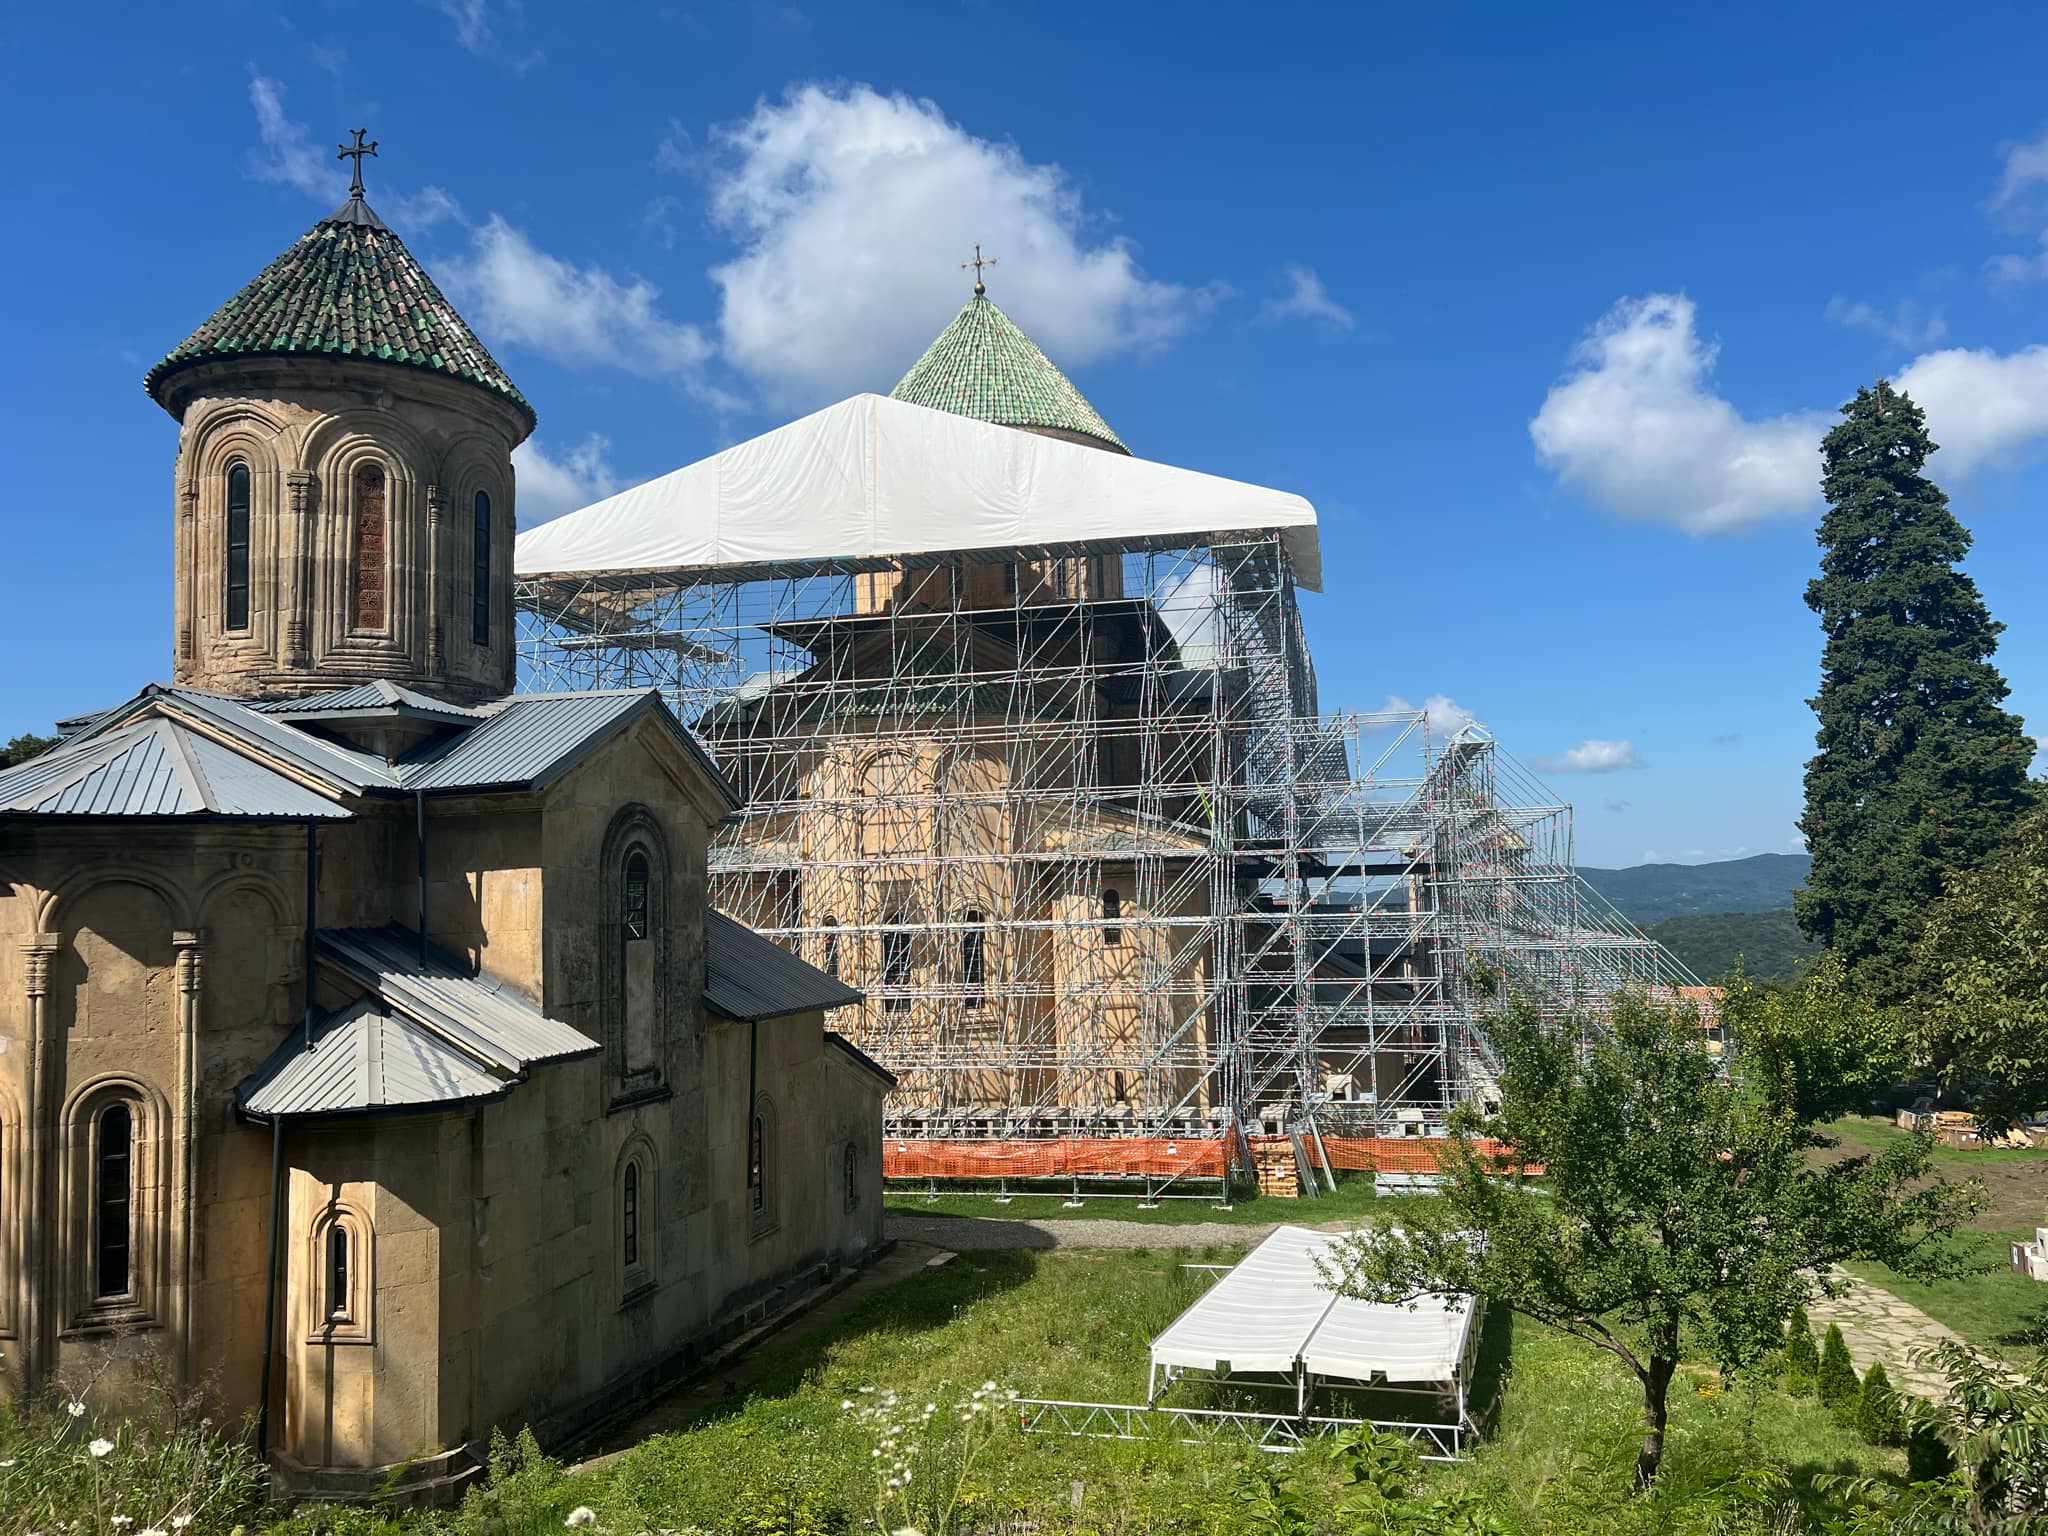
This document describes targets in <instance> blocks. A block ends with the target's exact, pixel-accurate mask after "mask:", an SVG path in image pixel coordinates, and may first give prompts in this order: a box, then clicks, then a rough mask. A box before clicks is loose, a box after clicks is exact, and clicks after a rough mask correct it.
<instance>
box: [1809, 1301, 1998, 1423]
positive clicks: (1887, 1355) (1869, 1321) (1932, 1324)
mask: <svg viewBox="0 0 2048 1536" xmlns="http://www.w3.org/2000/svg"><path fill="white" fill-rule="evenodd" d="M1833 1278H1834V1279H1835V1280H1838V1281H1841V1282H1843V1283H1844V1284H1846V1285H1847V1287H1848V1289H1847V1290H1845V1291H1843V1292H1842V1294H1841V1295H1840V1296H1838V1297H1835V1298H1834V1299H1832V1300H1830V1299H1828V1298H1826V1297H1819V1298H1816V1299H1815V1300H1814V1302H1813V1303H1812V1304H1811V1305H1810V1306H1808V1307H1807V1309H1806V1312H1807V1316H1808V1317H1810V1318H1811V1319H1812V1320H1813V1326H1814V1328H1815V1330H1816V1332H1818V1333H1825V1332H1826V1331H1827V1327H1828V1324H1829V1323H1833V1324H1834V1325H1835V1326H1836V1327H1838V1328H1840V1329H1841V1330H1842V1342H1843V1343H1844V1344H1846V1345H1848V1346H1849V1358H1850V1359H1851V1360H1852V1361H1854V1362H1855V1364H1856V1369H1857V1371H1858V1372H1859V1373H1861V1372H1864V1371H1867V1370H1869V1369H1870V1365H1871V1362H1872V1361H1873V1360H1882V1361H1883V1362H1884V1370H1885V1374H1886V1375H1887V1376H1889V1377H1891V1379H1892V1385H1893V1386H1895V1387H1897V1388H1898V1389H1899V1390H1900V1391H1901V1392H1911V1393H1914V1394H1915V1395H1916V1396H1919V1397H1929V1398H1933V1397H1939V1396H1940V1395H1941V1394H1942V1391H1943V1390H1944V1387H1945V1385H1946V1383H1945V1382H1944V1381H1943V1379H1942V1377H1941V1375H1940V1374H1939V1373H1938V1372H1935V1371H1931V1370H1928V1369H1926V1368H1925V1367H1922V1366H1916V1365H1914V1364H1913V1363H1912V1361H1911V1359H1910V1358H1909V1357H1910V1356H1911V1355H1912V1353H1913V1352H1914V1351H1915V1350H1920V1349H1926V1348H1927V1347H1928V1346H1930V1345H1933V1344H1938V1343H1941V1342H1943V1341H1948V1342H1952V1343H1956V1344H1962V1343H1964V1340H1963V1337H1962V1335H1961V1334H1959V1333H1957V1332H1956V1331H1955V1330H1954V1329H1953V1328H1951V1327H1949V1326H1948V1325H1947V1324H1946V1323H1941V1322H1937V1321H1935V1319H1933V1318H1931V1317H1929V1316H1928V1315H1927V1314H1926V1313H1925V1312H1922V1311H1921V1310H1920V1309H1919V1308H1918V1307H1916V1306H1914V1305H1913V1304H1912V1303H1911V1302H1910V1301H1906V1300H1904V1299H1903V1298H1901V1297H1898V1296H1894V1295H1893V1294H1892V1293H1891V1292H1890V1291H1887V1290H1884V1289H1882V1288H1881V1287H1879V1286H1875V1285H1872V1284H1870V1282H1868V1281H1867V1280H1859V1279H1857V1278H1856V1277H1855V1276H1854V1275H1851V1274H1848V1273H1846V1272H1845V1271H1843V1270H1839V1269H1837V1270H1835V1271H1834V1274H1833ZM1815 1342H1818V1340H1816V1341H1815Z"/></svg>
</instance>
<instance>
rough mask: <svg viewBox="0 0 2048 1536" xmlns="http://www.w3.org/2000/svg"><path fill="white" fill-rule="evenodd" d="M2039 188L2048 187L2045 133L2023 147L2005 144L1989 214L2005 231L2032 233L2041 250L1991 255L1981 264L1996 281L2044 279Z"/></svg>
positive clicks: (2047, 257) (2047, 272)
mask: <svg viewBox="0 0 2048 1536" xmlns="http://www.w3.org/2000/svg"><path fill="white" fill-rule="evenodd" d="M2043 186H2048V132H2044V133H2042V135H2041V136H2040V137H2039V138H2036V139H2030V140H2028V141H2027V142H2026V143H2024V144H2013V145H2008V146H2007V148H2006V151H2005V164H2004V165H2003V166H2002V167H2001V168H2000V170H1999V174H1998V185H1997V186H1995V187H1993V188H1992V189H1991V196H1990V198H1989V200H1988V204H1987V206H1988V207H1989V208H1990V210H1991V212H1992V213H1993V214H1995V215H1998V216H1999V220H2000V222H2001V223H2003V224H2005V225H2006V226H2007V227H2009V228H2012V229H2025V230H2029V231H2031V232H2033V233H2035V234H2036V235H2037V236H2038V244H2039V245H2040V247H2041V248H2040V249H2039V250H2037V251H2033V252H2030V253H2028V254H2026V255H2019V254H2016V253H2013V252H2006V253H2003V254H2000V255H1997V256H1993V257H1992V258H1991V259H1990V260H1989V261H1987V262H1986V263H1985V264H1984V265H1985V268H1986V270H1988V271H1989V272H1990V274H1991V276H1992V277H1993V278H1994V279H1996V280H1997V281H1999V282H2005V283H2026V282H2032V281H2035V280H2036V279H2038V278H2043V277H2048V229H2043V228H2042V221H2043V218H2044V209H2043V207H2042V198H2041V188H2042V187H2043Z"/></svg>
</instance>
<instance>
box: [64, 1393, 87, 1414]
mask: <svg viewBox="0 0 2048 1536" xmlns="http://www.w3.org/2000/svg"><path fill="white" fill-rule="evenodd" d="M64 1411H65V1412H66V1413H68V1414H70V1415H71V1417H73V1418H74V1419H82V1418H84V1417H85V1404H83V1403H81V1402H79V1401H78V1399H77V1398H73V1399H72V1400H71V1401H70V1402H68V1403H66V1404H65V1405H64Z"/></svg>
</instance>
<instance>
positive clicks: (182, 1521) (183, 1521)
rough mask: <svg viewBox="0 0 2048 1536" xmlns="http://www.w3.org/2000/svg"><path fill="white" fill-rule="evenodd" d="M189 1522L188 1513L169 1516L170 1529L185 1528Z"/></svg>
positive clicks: (178, 1529) (179, 1529)
mask: <svg viewBox="0 0 2048 1536" xmlns="http://www.w3.org/2000/svg"><path fill="white" fill-rule="evenodd" d="M191 1523H192V1517H191V1516H190V1515H173V1516H171V1529H172V1530H174V1531H182V1530H183V1529H185V1527H186V1526H188V1525H190V1524H191Z"/></svg>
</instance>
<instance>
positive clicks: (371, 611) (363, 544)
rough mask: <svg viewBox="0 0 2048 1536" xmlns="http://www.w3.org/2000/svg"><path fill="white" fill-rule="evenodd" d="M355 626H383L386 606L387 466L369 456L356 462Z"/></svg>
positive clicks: (375, 627)
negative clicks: (385, 485)
mask: <svg viewBox="0 0 2048 1536" xmlns="http://www.w3.org/2000/svg"><path fill="white" fill-rule="evenodd" d="M353 484H354V489H355V529H356V558H355V593H356V628H357V629H382V628H383V627H384V623H385V609H384V543H385V518H384V466H383V465H382V464H379V463H377V462H376V461H375V460H374V459H366V460H364V461H363V462H362V463H360V464H358V465H357V466H356V472H355V475H354V476H353Z"/></svg>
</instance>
